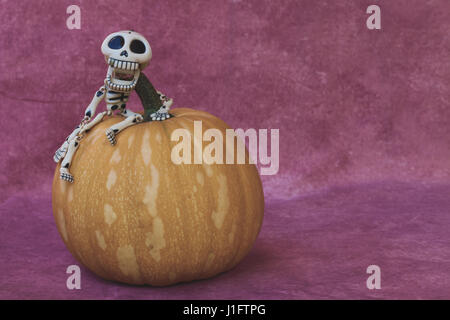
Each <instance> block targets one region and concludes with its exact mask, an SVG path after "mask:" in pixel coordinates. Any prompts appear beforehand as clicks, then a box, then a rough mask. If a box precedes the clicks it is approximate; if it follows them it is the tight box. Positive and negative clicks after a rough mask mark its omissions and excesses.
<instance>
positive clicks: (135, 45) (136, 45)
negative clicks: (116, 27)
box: [130, 40, 146, 53]
mask: <svg viewBox="0 0 450 320" xmlns="http://www.w3.org/2000/svg"><path fill="white" fill-rule="evenodd" d="M130 50H131V51H132V52H134V53H145V50H146V49H145V44H144V43H143V42H142V41H141V40H133V41H131V44H130Z"/></svg>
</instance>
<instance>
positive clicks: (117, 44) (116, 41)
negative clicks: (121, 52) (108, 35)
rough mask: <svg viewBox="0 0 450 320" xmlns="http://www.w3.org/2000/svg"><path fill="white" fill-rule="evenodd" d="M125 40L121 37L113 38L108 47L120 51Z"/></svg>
mask: <svg viewBox="0 0 450 320" xmlns="http://www.w3.org/2000/svg"><path fill="white" fill-rule="evenodd" d="M124 43H125V39H124V38H123V37H122V36H115V37H113V38H112V39H111V40H109V42H108V47H110V48H111V49H116V50H117V49H120V48H122V47H123V45H124Z"/></svg>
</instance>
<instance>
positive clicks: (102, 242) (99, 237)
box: [95, 230, 106, 250]
mask: <svg viewBox="0 0 450 320" xmlns="http://www.w3.org/2000/svg"><path fill="white" fill-rule="evenodd" d="M95 237H96V238H97V244H98V246H99V247H100V248H102V249H103V250H105V249H106V242H105V238H104V237H103V235H102V233H101V232H100V231H99V230H95Z"/></svg>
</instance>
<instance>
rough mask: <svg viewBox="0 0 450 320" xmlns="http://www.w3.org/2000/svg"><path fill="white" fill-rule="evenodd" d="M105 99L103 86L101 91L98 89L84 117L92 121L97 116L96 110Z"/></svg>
mask: <svg viewBox="0 0 450 320" xmlns="http://www.w3.org/2000/svg"><path fill="white" fill-rule="evenodd" d="M104 97H105V87H104V86H101V87H100V89H98V91H97V92H96V93H95V95H94V97H93V98H92V101H91V103H90V104H89V105H88V107H87V108H86V111H85V112H84V116H85V117H86V118H87V119H90V118H91V117H92V116H93V115H94V114H95V110H97V107H98V105H99V103H100V102H101V101H102V100H103V98H104Z"/></svg>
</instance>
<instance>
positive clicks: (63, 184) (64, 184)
mask: <svg viewBox="0 0 450 320" xmlns="http://www.w3.org/2000/svg"><path fill="white" fill-rule="evenodd" d="M66 187H67V182H66V181H64V180H62V179H59V189H60V190H61V193H66Z"/></svg>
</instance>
